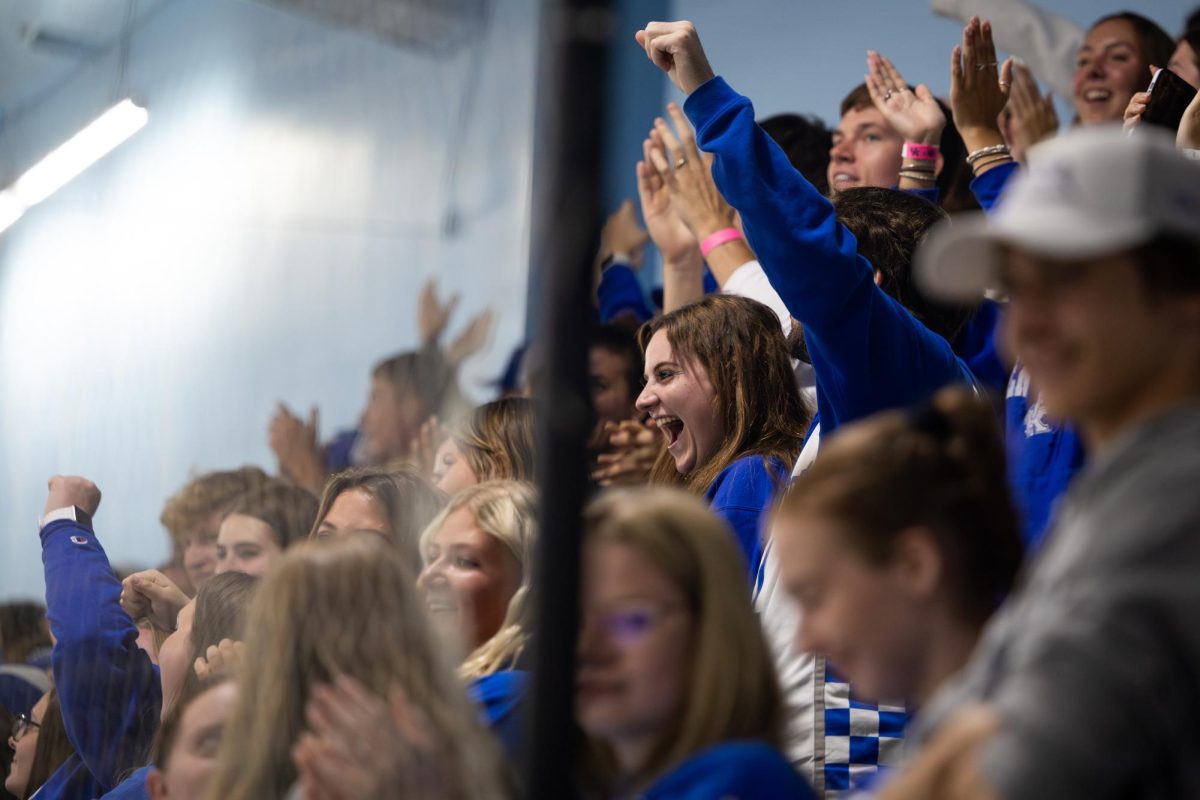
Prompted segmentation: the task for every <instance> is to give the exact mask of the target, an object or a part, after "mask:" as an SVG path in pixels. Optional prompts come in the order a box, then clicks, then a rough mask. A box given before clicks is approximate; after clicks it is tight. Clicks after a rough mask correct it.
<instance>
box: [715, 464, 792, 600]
mask: <svg viewBox="0 0 1200 800" xmlns="http://www.w3.org/2000/svg"><path fill="white" fill-rule="evenodd" d="M790 472H791V467H790V466H789V465H787V464H784V463H783V462H782V461H780V460H778V459H771V460H770V462H768V461H767V459H765V458H763V457H762V456H760V455H750V456H742V457H741V458H739V459H737V460H736V461H734V462H733V463H732V464H730V465H729V466H728V467H726V468H725V469H723V470H721V472H720V473H718V475H717V477H716V479H715V480H714V481H713V482H712V484H711V485H710V486H709V487H708V490H707V491H706V492H705V493H704V496H705V497H706V498H707V499H708V502H709V504H710V505H711V507H712V510H713V511H714V512H715V513H716V514H717V516H719V517H721V518H722V519H723V520H725V522H726V523H728V525H729V527H730V528H732V529H733V534H734V537H735V538H736V539H737V544H738V548H739V549H740V550H741V551H742V555H744V556H745V557H746V565H747V567H748V568H749V570H750V573H749V574H750V579H751V580H754V578H755V576H756V575H758V566H759V563H760V562H761V561H762V550H763V545H762V537H760V536H759V534H758V532H759V523H760V521H761V519H762V515H763V512H764V511H766V510H767V508H768V507H769V506H770V505H771V501H772V500H773V499H774V498H775V494H776V493H777V492H778V491H779V488H780V487H781V486H784V485H785V484H786V483H787V479H788V476H789V474H790Z"/></svg>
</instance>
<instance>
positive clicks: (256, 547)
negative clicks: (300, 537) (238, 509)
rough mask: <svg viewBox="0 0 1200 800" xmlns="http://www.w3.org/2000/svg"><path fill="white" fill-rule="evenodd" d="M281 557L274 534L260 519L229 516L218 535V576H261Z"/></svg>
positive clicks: (236, 515) (242, 515) (281, 552)
mask: <svg viewBox="0 0 1200 800" xmlns="http://www.w3.org/2000/svg"><path fill="white" fill-rule="evenodd" d="M281 555H283V548H282V547H280V546H279V541H278V539H277V537H276V535H275V531H274V530H272V529H271V526H270V525H268V524H267V523H265V522H263V521H262V520H261V519H256V518H255V517H251V516H247V515H246V514H230V515H229V516H227V517H226V518H225V519H224V521H222V522H221V529H220V532H219V533H218V534H217V574H218V575H220V574H221V573H223V572H244V573H245V574H247V575H262V574H263V573H265V572H266V571H267V569H268V568H269V567H270V566H271V565H272V564H274V563H275V561H276V560H278V559H279V557H280V556H281Z"/></svg>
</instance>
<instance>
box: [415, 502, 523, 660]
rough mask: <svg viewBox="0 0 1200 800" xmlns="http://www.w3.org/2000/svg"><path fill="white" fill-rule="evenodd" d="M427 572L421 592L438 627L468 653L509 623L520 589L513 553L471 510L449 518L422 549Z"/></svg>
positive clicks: (421, 579)
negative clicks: (510, 607)
mask: <svg viewBox="0 0 1200 800" xmlns="http://www.w3.org/2000/svg"><path fill="white" fill-rule="evenodd" d="M422 551H423V552H422V553H421V557H422V559H423V560H424V562H425V568H424V569H422V570H421V574H420V576H419V577H418V578H417V588H418V589H420V591H421V594H422V595H423V596H424V598H425V605H426V608H427V609H428V611H429V614H430V616H431V618H432V620H433V622H434V624H435V625H437V626H438V627H439V628H441V629H442V630H443V631H448V632H450V633H453V634H456V635H457V636H458V637H459V639H460V641H461V642H462V643H463V644H464V645H465V646H466V648H467V649H468V651H470V650H474V649H475V648H477V647H479V646H480V645H481V644H483V643H484V642H486V641H487V640H488V639H490V638H492V637H493V636H494V635H495V634H496V632H497V631H499V630H500V626H501V625H502V624H503V623H504V616H505V614H507V613H508V603H509V601H510V600H512V597H513V595H514V594H516V591H517V588H518V587H519V586H520V584H521V567H520V565H519V564H518V563H517V559H516V557H515V556H514V555H513V553H512V551H511V550H509V548H508V547H507V546H506V545H505V544H504V543H503V542H502V541H500V540H499V539H497V538H496V537H495V536H492V535H491V534H490V533H488V532H487V531H484V530H483V529H481V528H480V527H479V525H478V523H476V521H475V517H474V516H472V514H471V511H470V509H467V508H460V509H457V510H456V511H453V512H452V513H450V514H449V515H447V516H446V519H445V521H444V522H443V523H442V525H441V527H440V528H438V530H437V531H436V532H435V533H434V534H433V535H432V536H430V537H428V539H426V541H424V542H423V543H422Z"/></svg>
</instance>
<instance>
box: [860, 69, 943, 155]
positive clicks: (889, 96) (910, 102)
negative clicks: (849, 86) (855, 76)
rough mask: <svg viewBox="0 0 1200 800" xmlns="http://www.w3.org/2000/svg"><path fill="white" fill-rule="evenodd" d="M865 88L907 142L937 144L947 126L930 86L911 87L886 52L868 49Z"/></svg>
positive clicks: (876, 105)
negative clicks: (881, 52)
mask: <svg viewBox="0 0 1200 800" xmlns="http://www.w3.org/2000/svg"><path fill="white" fill-rule="evenodd" d="M866 85H867V91H868V92H869V93H870V95H871V101H872V102H873V103H874V104H875V108H877V109H878V110H879V113H880V114H882V115H883V118H884V119H886V120H887V122H888V124H889V125H891V126H892V127H893V128H895V129H896V132H897V133H899V134H900V135H901V136H903V137H904V141H906V142H915V143H917V144H937V143H938V142H939V141H941V138H942V130H943V129H945V127H946V114H945V113H944V112H943V111H942V107H941V106H939V105H938V102H937V99H936V98H934V96H933V92H931V91H929V87H928V86H926V85H925V84H921V85H920V86H918V87H917V88H916V90H915V91H914V90H912V89H909V88H908V83H906V82H905V80H904V76H903V75H901V74H900V71H899V70H898V69H896V67H895V66H894V65H893V64H892V62H891V61H889V60H888V59H887V58H886V57H885V56H883V55H881V54H879V53H877V52H875V51H874V50H870V51H868V52H867V77H866Z"/></svg>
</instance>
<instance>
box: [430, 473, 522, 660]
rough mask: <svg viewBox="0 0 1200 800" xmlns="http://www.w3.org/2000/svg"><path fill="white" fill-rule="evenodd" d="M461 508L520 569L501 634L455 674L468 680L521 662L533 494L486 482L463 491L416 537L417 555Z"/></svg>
mask: <svg viewBox="0 0 1200 800" xmlns="http://www.w3.org/2000/svg"><path fill="white" fill-rule="evenodd" d="M462 509H465V510H466V511H468V512H469V513H470V514H471V516H472V517H473V518H474V520H475V524H476V525H478V526H479V529H480V530H482V531H483V532H484V533H487V534H489V535H491V536H493V537H495V538H496V539H498V540H499V541H500V542H501V543H502V544H504V545H505V547H507V548H508V551H509V552H510V553H512V556H513V558H515V559H516V561H517V567H518V568H519V569H520V571H521V575H520V584H519V585H518V587H517V591H516V592H515V593H514V594H513V596H512V598H511V599H510V600H509V601H508V611H507V612H506V613H505V615H504V622H503V623H501V625H500V630H498V631H496V633H495V634H493V635H492V637H491V638H489V639H488V640H487V641H486V642H484V643H483V644H481V645H479V646H478V647H477V648H475V650H474V652H472V653H470V654H469V655H468V656H467V657H466V659H465V660H464V661H463V664H462V666H461V667H460V668H459V674H460V675H462V676H463V677H464V678H468V679H473V678H479V677H482V676H484V675H490V674H492V673H493V672H498V671H499V670H502V669H511V668H512V666H513V663H514V662H515V661H516V660H517V659H518V658H520V656H521V653H522V652H524V650H525V646H526V645H527V644H528V643H529V636H530V634H531V633H532V621H531V615H532V613H533V606H532V601H531V600H530V597H529V594H530V583H531V581H532V579H533V548H534V542H535V540H536V538H537V536H536V534H537V492H536V490H535V489H534V487H533V485H532V484H530V483H524V482H522V481H487V482H485V483H480V484H477V485H475V486H471V487H469V488H467V489H464V490H462V491H461V492H459V493H458V494H456V495H454V496H453V497H451V498H450V503H449V504H448V505H447V506H446V507H445V508H444V509H442V511H441V513H440V514H438V515H437V516H436V517H434V518H433V521H432V522H430V523H429V526H428V527H427V528H425V532H424V533H422V534H421V552H422V553H425V552H428V545H429V541H430V539H432V538H433V537H434V535H436V534H437V532H438V531H439V530H441V527H442V525H443V524H445V522H446V518H447V517H449V516H450V515H451V514H453V513H454V512H455V511H459V510H462Z"/></svg>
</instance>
